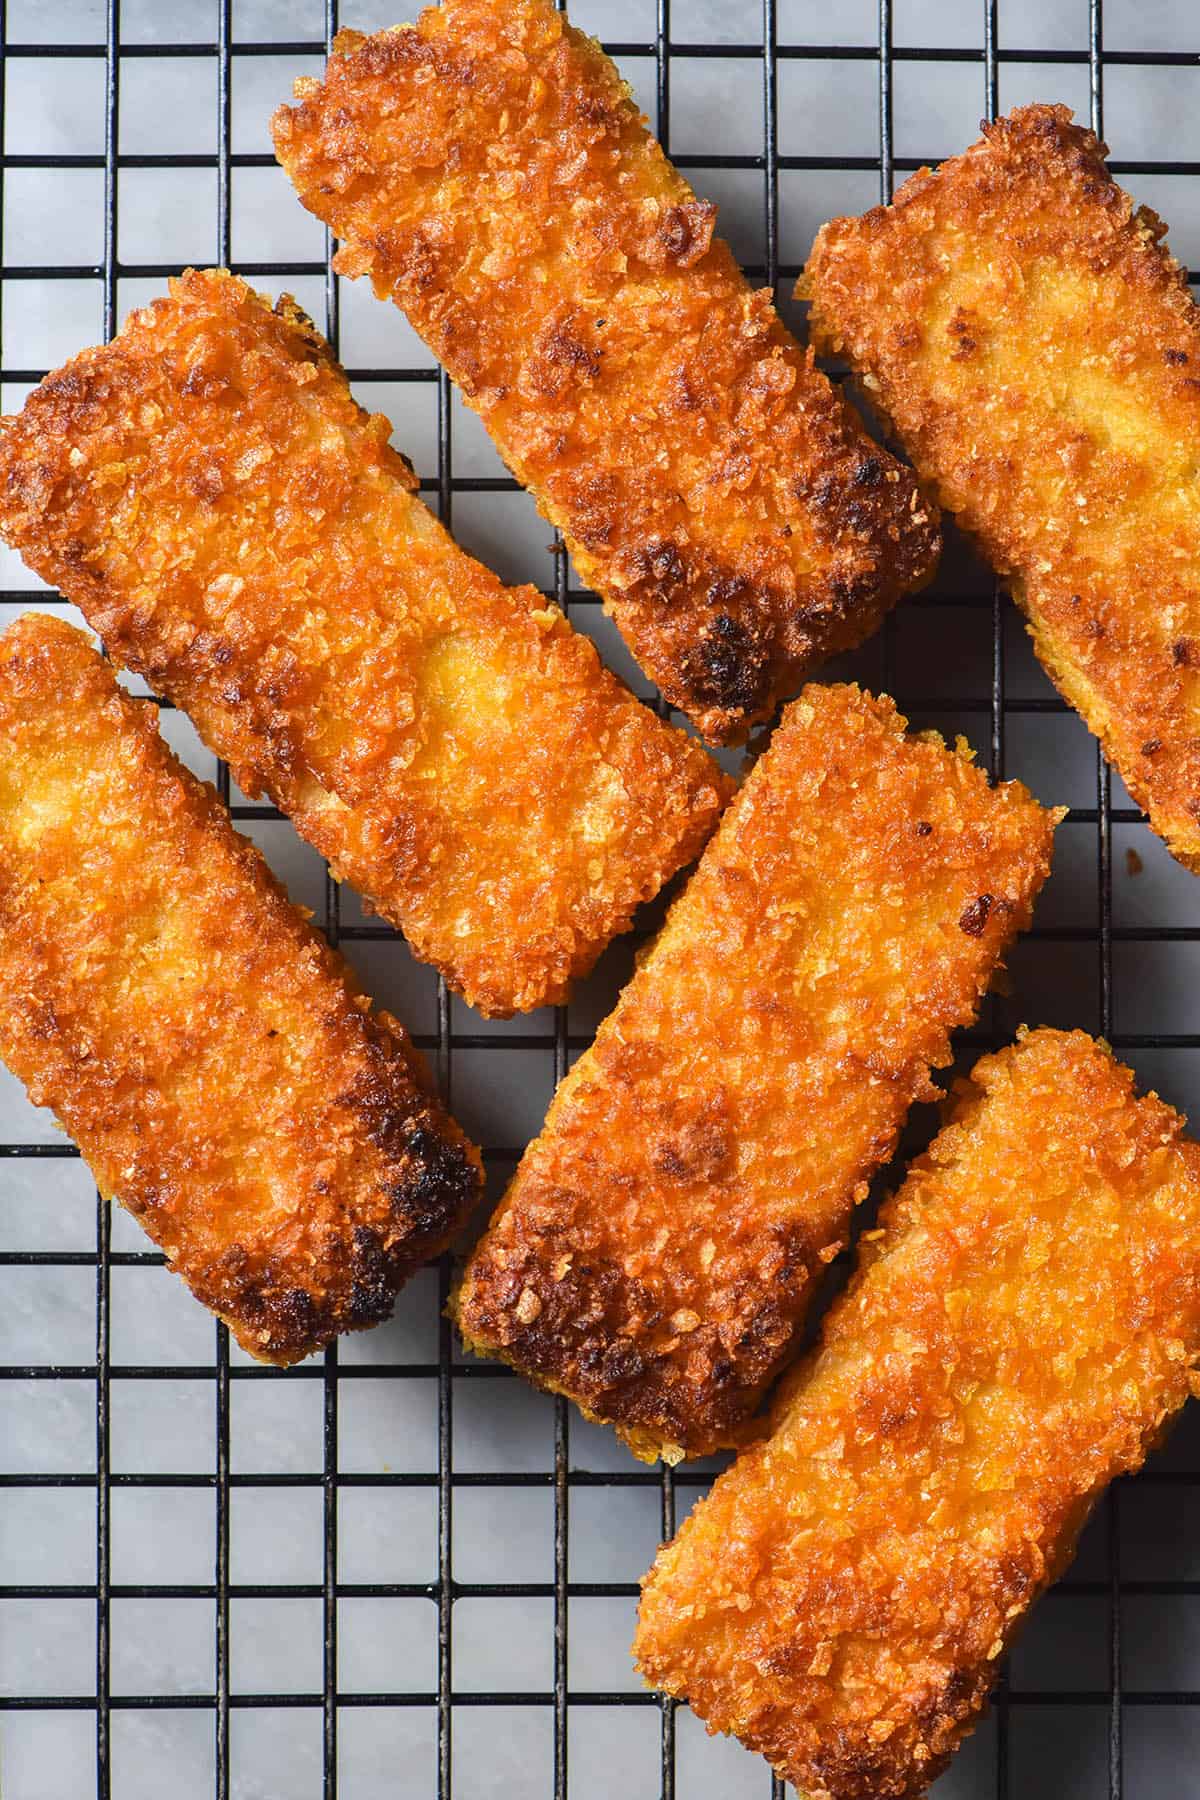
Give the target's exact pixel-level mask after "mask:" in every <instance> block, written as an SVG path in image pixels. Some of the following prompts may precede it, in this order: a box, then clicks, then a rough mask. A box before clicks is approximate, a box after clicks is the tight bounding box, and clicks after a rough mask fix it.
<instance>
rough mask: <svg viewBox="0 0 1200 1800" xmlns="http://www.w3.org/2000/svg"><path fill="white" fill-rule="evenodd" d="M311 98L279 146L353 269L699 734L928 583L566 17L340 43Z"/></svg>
mask: <svg viewBox="0 0 1200 1800" xmlns="http://www.w3.org/2000/svg"><path fill="white" fill-rule="evenodd" d="M296 97H297V101H298V104H297V105H296V106H295V107H294V108H290V109H289V108H287V107H282V108H280V110H279V111H278V112H277V113H276V115H275V118H274V122H273V128H274V135H275V149H276V154H277V156H278V157H279V160H280V162H281V163H282V164H283V166H284V168H285V169H286V170H287V172H288V174H289V175H290V177H291V179H292V181H293V182H294V183H295V186H296V190H297V192H298V194H299V196H300V198H301V200H302V201H303V203H304V205H305V206H306V207H308V209H309V211H310V212H314V213H316V215H317V216H318V218H320V219H323V220H325V221H326V223H327V224H329V225H331V226H332V227H333V229H334V230H335V231H336V233H337V235H338V236H339V238H341V239H343V240H344V245H345V247H344V248H343V250H342V252H341V255H340V257H339V262H338V267H339V268H340V270H341V272H342V273H343V274H347V275H363V274H369V275H370V277H371V280H372V282H373V284H374V287H375V291H376V293H377V294H379V295H380V296H381V297H383V298H387V297H390V298H391V299H393V300H394V301H395V302H396V304H397V305H398V306H400V307H402V308H403V309H404V311H405V313H406V314H407V315H408V317H409V319H410V320H411V322H412V324H413V325H414V326H415V328H416V329H417V331H419V332H420V333H421V335H422V337H423V338H424V339H425V341H426V342H427V343H428V344H429V345H430V347H431V348H432V349H433V351H434V352H435V354H436V355H437V356H438V357H440V359H441V360H442V362H443V363H445V365H446V367H447V368H448V369H449V371H450V373H451V375H452V376H453V377H454V379H455V381H456V382H458V384H459V386H460V387H461V388H462V391H463V394H464V396H465V398H466V399H467V401H468V403H469V404H470V405H471V406H473V407H474V408H475V410H476V411H477V412H478V413H479V414H480V416H481V418H482V419H483V421H484V423H485V424H486V426H487V428H488V430H489V431H490V432H491V434H492V436H493V438H494V439H495V441H496V444H497V446H498V448H499V450H500V453H501V455H502V456H503V457H504V459H505V461H506V462H507V463H508V465H509V467H510V468H511V469H512V470H513V472H514V474H515V475H516V476H517V478H518V479H519V480H520V481H521V482H522V483H523V484H524V485H525V486H526V487H527V488H528V489H529V490H530V491H531V493H532V494H533V496H534V498H535V499H536V500H537V502H538V505H539V506H540V507H541V509H542V511H543V513H544V514H545V516H546V517H547V518H548V519H549V520H551V521H552V523H554V524H555V525H557V526H560V527H561V529H562V531H563V533H564V534H565V536H566V539H567V542H568V544H569V546H570V549H571V553H572V556H573V557H574V560H575V564H576V567H577V568H578V570H579V573H580V574H581V576H582V577H583V579H584V581H585V582H587V583H588V584H589V585H590V586H592V587H594V588H595V589H596V591H597V592H598V593H599V594H600V595H601V596H602V597H603V599H604V600H605V602H606V604H607V605H608V607H609V609H610V611H611V612H612V613H613V615H614V617H615V618H616V620H617V623H618V625H619V626H620V628H621V630H622V632H623V633H624V634H625V637H626V639H627V641H628V643H629V645H630V648H631V649H632V651H633V653H634V655H635V656H636V657H637V659H638V661H639V662H640V664H641V665H642V667H643V668H644V669H645V670H646V672H647V674H649V675H651V676H652V677H653V678H654V680H655V681H656V682H657V683H658V685H659V687H660V688H661V689H662V691H663V693H664V694H665V695H666V696H667V698H668V700H670V701H671V703H672V704H673V705H675V706H678V707H680V708H681V709H682V710H683V711H684V712H686V713H688V714H689V715H690V716H691V717H692V718H693V719H694V720H695V721H696V723H697V724H698V725H699V727H700V729H701V731H702V732H703V733H704V734H705V736H706V737H708V738H710V739H712V740H713V741H718V742H734V741H737V740H738V739H739V738H741V737H742V736H744V735H745V732H746V730H747V728H748V727H749V726H750V725H751V724H752V723H753V722H754V721H755V720H759V719H763V718H766V717H768V716H769V715H770V713H771V712H772V710H773V708H774V705H775V703H776V701H777V699H778V698H779V697H780V696H786V695H787V694H789V693H794V692H795V690H796V688H797V687H798V686H799V683H800V680H801V678H802V676H803V674H804V673H805V672H806V671H808V670H809V669H811V668H813V667H814V666H815V665H816V664H818V663H820V662H821V661H823V660H824V659H825V658H826V657H827V656H829V655H831V654H832V653H833V652H835V651H838V650H844V649H848V648H850V647H851V646H852V645H854V644H857V643H860V642H861V641H862V639H863V638H865V637H867V636H868V635H869V634H870V633H871V632H873V631H874V630H875V629H876V627H877V626H878V625H879V623H880V620H881V619H882V618H883V615H884V614H885V613H886V612H887V610H888V609H889V607H891V606H892V605H893V604H894V603H895V601H896V600H897V598H898V597H899V596H900V595H901V594H903V593H905V592H907V591H908V590H909V589H911V588H914V587H918V586H920V585H922V583H924V582H925V581H926V580H927V579H928V578H929V576H930V575H931V574H932V572H933V569H934V565H935V563H936V559H937V553H938V546H939V539H938V530H937V521H936V516H935V513H934V510H933V508H932V506H931V505H930V504H928V503H927V502H926V501H925V500H924V499H923V498H922V496H921V495H920V494H919V492H918V491H917V488H916V486H915V483H914V481H913V478H912V475H911V473H910V471H908V470H907V469H904V468H902V467H901V466H900V465H899V464H898V463H896V462H895V461H894V460H893V458H892V457H890V456H888V455H887V454H886V453H885V452H884V451H882V450H880V448H879V447H878V445H876V444H874V443H873V442H872V441H871V440H870V439H869V438H868V437H867V436H866V434H865V433H864V431H863V429H862V427H861V425H860V424H859V422H858V420H857V419H856V418H855V416H854V414H853V413H852V412H851V411H850V409H849V407H848V406H847V405H846V403H845V401H844V400H843V399H842V398H841V396H840V395H839V394H838V393H837V392H836V391H835V390H834V389H833V388H831V386H830V384H829V382H828V381H827V380H826V379H825V377H824V376H823V375H821V374H819V373H818V372H817V370H816V369H815V367H814V366H813V363H812V359H811V356H809V355H808V354H807V353H806V352H805V351H804V350H802V349H801V348H800V346H799V345H798V344H797V343H796V341H795V339H794V338H793V337H792V336H791V334H790V333H789V332H788V331H787V330H786V329H785V327H784V326H783V325H782V323H781V322H780V320H779V318H778V316H777V314H776V312H775V309H774V306H773V305H772V302H771V296H770V294H769V292H767V291H766V290H760V291H758V292H752V291H751V289H750V288H749V286H748V285H747V283H746V281H745V280H744V278H743V276H742V274H741V272H740V270H739V269H738V267H737V265H736V263H735V262H734V260H733V257H732V256H731V255H730V253H729V250H728V248H727V247H726V246H725V244H723V243H722V242H721V241H720V239H718V238H715V237H714V236H713V226H714V221H715V217H716V208H715V207H713V206H711V205H710V204H709V203H708V202H706V201H702V200H698V199H697V198H696V196H695V195H694V194H693V193H692V190H691V189H690V188H689V186H688V185H687V183H686V181H684V180H683V178H682V177H681V176H680V175H679V174H678V173H677V172H676V170H675V169H673V168H672V167H671V165H670V163H669V162H667V160H666V158H665V157H664V155H663V153H662V150H661V149H660V147H659V146H658V144H657V143H656V142H655V140H654V139H653V138H652V137H651V136H650V133H649V131H648V130H647V128H646V122H645V120H644V118H642V116H641V115H640V114H639V112H638V110H637V107H636V105H635V104H634V101H633V98H632V96H631V94H630V91H629V89H628V87H627V86H626V85H625V83H624V82H623V81H622V80H621V78H620V76H619V75H618V73H617V71H616V69H615V68H614V67H613V64H612V63H611V62H610V61H609V59H608V57H606V56H605V55H604V53H603V52H602V50H601V49H600V46H599V45H598V44H597V43H595V42H594V41H593V40H592V39H591V38H587V37H585V36H584V35H583V34H582V33H581V32H578V31H576V30H574V29H573V28H572V27H571V26H570V25H569V24H567V22H566V21H565V20H564V19H563V17H562V15H561V14H560V13H558V12H557V11H556V10H555V8H554V6H553V5H552V4H551V3H550V0H446V4H444V5H442V6H438V7H431V8H429V9H428V10H427V11H426V12H424V13H422V14H421V17H420V18H419V20H418V21H417V23H416V25H414V26H399V27H397V28H395V29H394V30H391V31H384V32H380V33H379V34H378V35H377V36H375V37H370V38H364V37H362V36H361V35H360V34H359V33H357V32H352V31H344V32H342V33H341V34H340V35H339V37H338V38H337V40H336V41H335V44H334V54H333V56H332V57H331V58H330V62H329V66H328V69H327V70H326V74H325V79H324V81H323V82H317V81H314V80H312V79H311V78H305V79H302V80H301V81H299V82H297V84H296Z"/></svg>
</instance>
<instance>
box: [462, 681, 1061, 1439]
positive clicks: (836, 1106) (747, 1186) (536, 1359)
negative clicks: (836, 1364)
mask: <svg viewBox="0 0 1200 1800" xmlns="http://www.w3.org/2000/svg"><path fill="white" fill-rule="evenodd" d="M904 725H905V721H904V719H903V718H902V717H901V715H900V714H899V713H898V712H897V711H896V708H895V706H894V705H893V703H892V702H891V701H890V700H888V699H886V698H882V699H875V698H872V697H871V696H870V695H868V694H865V693H863V692H862V691H861V690H860V689H858V688H856V687H846V686H840V687H820V686H810V687H808V688H806V689H805V690H804V692H803V694H802V696H801V698H800V699H799V700H797V701H795V702H794V703H793V704H792V705H791V706H790V707H788V708H787V709H786V710H785V713H784V718H783V722H782V724H781V725H780V727H779V729H778V731H777V732H776V734H775V736H774V738H773V739H772V742H771V745H770V747H769V749H768V750H767V751H766V753H765V755H764V756H763V757H762V758H761V760H760V761H759V762H758V763H757V764H756V766H755V768H754V770H753V772H752V773H751V774H750V776H749V777H748V779H747V781H746V784H745V786H744V787H743V789H742V792H741V794H740V795H739V796H738V798H737V799H736V800H735V801H734V803H733V805H732V806H731V807H730V809H729V811H728V813H727V814H726V815H725V818H724V820H723V821H722V824H721V825H720V827H719V828H718V831H717V834H716V836H715V837H714V839H713V840H712V843H711V844H710V845H709V848H708V850H707V851H706V852H705V855H704V857H703V858H702V860H701V863H700V866H699V868H698V869H697V871H696V873H695V875H694V876H693V877H692V880H691V882H690V883H689V885H688V887H687V888H686V889H685V891H684V893H683V894H682V896H681V897H680V898H679V899H678V900H677V901H676V902H675V904H674V906H673V907H672V910H671V912H670V915H669V917H668V920H667V923H666V925H665V927H664V929H663V931H662V933H661V935H660V936H659V938H658V940H657V942H656V943H655V944H654V946H653V947H652V948H651V950H650V951H649V953H648V955H646V956H645V958H644V960H643V961H642V964H641V966H640V968H639V970H638V972H637V974H636V975H635V977H634V979H633V980H632V982H631V983H630V984H629V986H628V987H627V988H626V989H625V991H624V993H623V994H622V996H621V998H620V1000H619V1002H618V1004H617V1007H616V1010H615V1011H614V1012H613V1013H612V1014H611V1015H610V1016H609V1018H608V1019H607V1020H606V1021H605V1023H604V1024H603V1025H602V1026H601V1028H600V1031H599V1033H598V1035H597V1037H596V1040H595V1043H594V1044H593V1046H592V1047H591V1048H590V1049H589V1050H587V1051H586V1052H585V1053H584V1055H583V1056H582V1057H581V1058H580V1059H579V1061H578V1062H577V1063H576V1065H575V1067H574V1069H573V1070H572V1071H571V1073H570V1074H569V1075H568V1076H567V1078H566V1080H565V1081H564V1082H563V1083H562V1085H561V1086H560V1087H559V1090H558V1092H557V1094H556V1096H555V1098H554V1101H553V1104H552V1106H551V1109H550V1112H549V1115H548V1117H547V1120H546V1124H545V1128H544V1129H543V1131H542V1134H541V1136H540V1137H539V1138H537V1139H536V1141H535V1142H534V1143H533V1144H532V1145H531V1146H530V1147H529V1149H528V1150H527V1151H526V1154H525V1157H524V1159H523V1161H522V1162H521V1164H520V1167H519V1168H518V1170H517V1173H516V1175H515V1177H514V1179H513V1182H512V1185H511V1186H510V1188H509V1191H508V1194H507V1196H506V1197H505V1199H504V1201H503V1203H502V1205H501V1207H500V1209H499V1211H498V1212H497V1214H496V1217H495V1218H494V1220H493V1221H492V1224H491V1226H490V1228H489V1230H488V1232H487V1234H486V1236H485V1237H484V1238H483V1240H482V1242H481V1243H480V1245H479V1246H478V1248H477V1249H476V1251H475V1253H474V1255H473V1256H472V1258H471V1260H470V1262H469V1263H468V1265H467V1269H466V1272H465V1275H464V1277H463V1280H462V1284H461V1287H460V1290H459V1292H458V1295H457V1299H456V1302H455V1307H456V1317H457V1321H458V1325H459V1329H460V1330H461V1332H462V1334H463V1337H464V1339H465V1340H466V1342H467V1344H468V1345H469V1346H470V1348H471V1349H473V1350H477V1351H480V1352H482V1353H483V1354H486V1355H492V1356H499V1357H502V1358H504V1359H505V1360H506V1361H508V1362H511V1363H512V1364H514V1365H515V1366H516V1367H517V1368H518V1369H520V1370H521V1371H522V1373H524V1374H526V1375H528V1376H530V1377H532V1378H533V1379H534V1380H535V1381H539V1382H541V1383H542V1384H543V1385H545V1386H548V1387H551V1388H553V1389H555V1390H557V1391H560V1392H562V1393H565V1394H568V1395H569V1396H570V1397H571V1399H573V1400H574V1401H576V1402H577V1403H578V1404H579V1405H580V1406H581V1407H582V1408H583V1410H584V1411H585V1412H586V1413H587V1414H588V1415H589V1416H591V1417H595V1418H599V1419H605V1420H611V1421H612V1422H613V1423H615V1424H616V1426H617V1428H618V1430H619V1432H620V1434H621V1436H622V1437H623V1438H625V1439H626V1441H627V1442H628V1443H629V1444H630V1446H631V1448H632V1449H633V1450H634V1452H635V1453H636V1454H637V1455H639V1456H642V1457H644V1458H646V1459H648V1460H653V1458H654V1457H655V1456H657V1455H660V1454H661V1455H663V1456H665V1457H666V1458H668V1459H669V1460H672V1461H675V1460H678V1458H679V1457H680V1456H681V1455H688V1456H699V1455H703V1454H705V1453H706V1452H708V1451H710V1450H712V1449H714V1448H716V1447H718V1446H720V1445H725V1444H729V1443H730V1442H734V1441H736V1439H737V1437H738V1435H739V1433H740V1432H741V1430H742V1428H743V1427H744V1425H745V1422H746V1421H747V1419H748V1417H749V1415H750V1414H751V1413H752V1411H753V1410H754V1407H755V1405H756V1403H757V1401H758V1400H759V1397H760V1396H761V1394H762V1392H763V1390H764V1388H765V1387H766V1385H767V1383H768V1382H769V1381H770V1380H771V1378H772V1376H773V1375H774V1374H775V1373H776V1371H777V1370H778V1369H779V1367H780V1366H781V1364H782V1362H783V1361H784V1359H785V1358H786V1356H787V1354H788V1352H789V1349H790V1348H791V1347H792V1344H793V1341H794V1339H795V1336H796V1333H797V1330H798V1328H799V1326H800V1325H801V1323H802V1321H803V1318H804V1314H805V1312H806V1310H807V1307H808V1304H809V1301H810V1299H811V1296H812V1293H813V1289H814V1287H815V1285H816V1283H817V1281H818V1280H819V1278H820V1276H821V1274H822V1272H823V1270H824V1269H825V1267H826V1265H827V1264H828V1262H829V1261H830V1260H831V1259H832V1257H833V1256H834V1255H835V1254H836V1253H837V1251H838V1250H839V1249H841V1248H842V1246H843V1245H844V1243H845V1241H846V1238H847V1235H848V1230H849V1223H850V1217H851V1213H852V1211H853V1208H854V1205H855V1203H856V1201H859V1200H862V1199H863V1198H864V1197H865V1196H866V1192H867V1185H868V1182H869V1181H870V1179H871V1177H872V1175H874V1173H875V1172H876V1170H877V1169H878V1168H879V1167H880V1166H881V1165H882V1164H883V1163H885V1162H886V1161H887V1159H888V1157H889V1156H890V1155H891V1153H892V1150H893V1147H894V1145H895V1141H896V1136H897V1133H898V1131H899V1129H900V1126H901V1124H902V1123H903V1120H904V1117H905V1114H906V1113H907V1112H908V1109H909V1107H910V1106H911V1105H912V1104H913V1102H914V1101H915V1100H918V1099H929V1098H932V1097H936V1094H937V1089H936V1088H932V1087H931V1085H930V1081H929V1071H930V1066H931V1065H934V1066H936V1065H939V1064H944V1063H947V1062H949V1060H950V1043H949V1033H950V1032H951V1031H952V1030H953V1029H954V1028H955V1027H956V1026H959V1025H963V1024H966V1023H967V1022H968V1021H969V1020H971V1019H972V1018H973V1017H974V1016H975V1012H976V1009H977V1007H978V1005H979V1002H980V999H981V997H982V995H983V994H984V992H985V991H986V989H987V986H988V983H989V981H990V980H991V978H992V976H993V974H994V973H995V971H996V968H997V966H998V964H999V962H1000V959H1001V957H1002V955H1003V954H1004V951H1005V950H1006V948H1007V947H1008V945H1009V944H1010V943H1011V941H1012V939H1013V938H1014V937H1015V935H1016V933H1017V932H1018V931H1020V930H1022V929H1023V928H1024V927H1025V926H1027V925H1028V923H1029V918H1030V912H1031V907H1032V903H1033V899H1034V897H1035V895H1036V894H1037V891H1038V889H1039V888H1040V887H1041V885H1042V882H1043V881H1044V880H1045V878H1046V874H1047V872H1048V870H1049V866H1050V854H1051V844H1052V838H1053V833H1054V827H1055V824H1056V822H1057V820H1058V819H1059V818H1060V817H1061V814H1060V813H1052V812H1048V811H1045V810H1044V809H1043V808H1042V807H1040V806H1039V805H1038V804H1037V802H1036V801H1035V800H1034V799H1033V798H1032V797H1031V796H1030V794H1029V793H1027V791H1026V790H1025V789H1024V788H1023V787H1022V786H1021V785H1020V783H1019V782H1008V783H1006V784H1005V785H1003V786H1002V787H999V788H991V787H989V786H988V782H987V779H986V777H985V776H984V774H983V773H982V771H981V770H979V769H977V768H975V767H974V766H973V765H972V762H971V760H970V752H969V751H961V750H960V752H959V753H958V754H955V753H953V752H951V751H948V750H946V749H944V748H943V746H942V744H941V740H940V739H939V738H937V737H936V735H934V734H925V735H922V736H920V737H907V736H905V732H904Z"/></svg>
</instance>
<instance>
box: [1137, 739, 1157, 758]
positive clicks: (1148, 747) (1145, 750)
mask: <svg viewBox="0 0 1200 1800" xmlns="http://www.w3.org/2000/svg"><path fill="white" fill-rule="evenodd" d="M1161 749H1162V739H1161V738H1147V739H1146V741H1145V743H1144V744H1143V745H1142V755H1143V756H1157V755H1158V753H1159V751H1160V750H1161Z"/></svg>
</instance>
